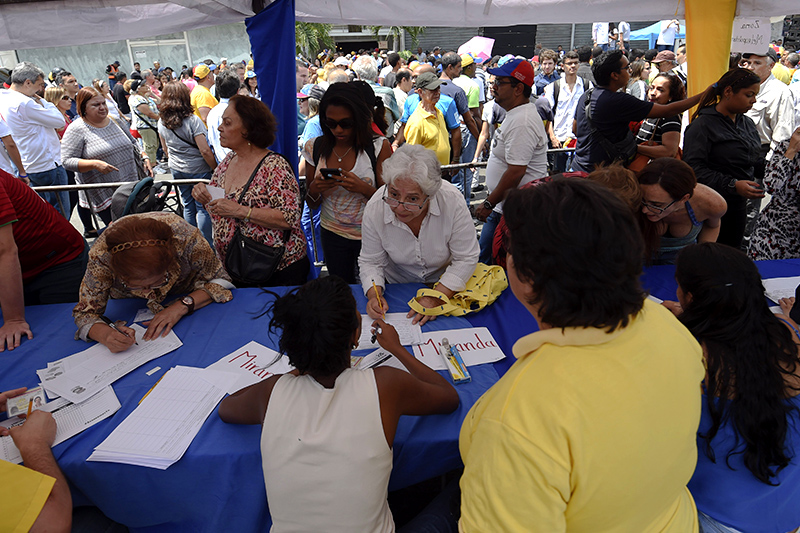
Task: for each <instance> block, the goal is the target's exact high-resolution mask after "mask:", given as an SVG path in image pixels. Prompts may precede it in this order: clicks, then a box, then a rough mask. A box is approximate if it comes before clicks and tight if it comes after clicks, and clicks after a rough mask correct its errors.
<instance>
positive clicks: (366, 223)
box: [358, 181, 480, 294]
mask: <svg viewBox="0 0 800 533" xmlns="http://www.w3.org/2000/svg"><path fill="white" fill-rule="evenodd" d="M385 193H386V186H385V185H384V186H383V187H381V188H380V189H378V191H377V192H376V193H375V194H373V195H372V198H371V199H370V200H369V202H368V203H367V207H366V208H365V209H364V218H363V220H362V222H361V255H360V256H359V258H358V266H359V269H360V272H361V273H360V276H361V285H362V287H363V288H364V294H366V293H367V291H368V290H369V289H370V288H371V287H372V282H373V280H374V281H375V284H376V285H378V286H380V287H385V285H386V282H389V283H428V284H431V283H436V282H437V281H438V282H441V283H442V284H443V285H444V286H445V287H447V288H448V289H451V290H453V291H456V292H458V291H461V290H463V289H464V287H466V284H467V280H469V278H470V276H472V274H473V272H475V267H476V266H477V264H478V255H479V253H480V247H479V246H478V239H477V234H476V232H475V225H474V224H473V222H472V216H471V215H470V213H469V209H468V208H467V204H466V202H464V195H463V194H462V193H461V192H459V190H458V189H456V187H455V186H454V185H453V184H451V183H448V182H446V181H443V182H442V186H441V188H440V189H439V191H438V192H437V193H436V194H434V195H433V196H432V197H431V198H430V200H429V203H428V213H427V214H426V215H425V218H424V219H423V221H422V226H421V228H420V231H419V237H415V236H414V233H412V231H411V229H410V228H409V227H408V226H407V225H406V224H405V223H404V222H400V221H399V220H397V218H396V217H395V215H394V213H393V212H392V210H391V208H389V206H388V205H387V204H386V203H385V202H384V201H383V196H384V194H385Z"/></svg>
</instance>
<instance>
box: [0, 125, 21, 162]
mask: <svg viewBox="0 0 800 533" xmlns="http://www.w3.org/2000/svg"><path fill="white" fill-rule="evenodd" d="M8 135H11V128H9V127H8V124H6V121H5V120H3V119H2V118H0V169H2V170H5V171H6V172H8V173H9V174H11V175H12V176H16V175H17V173H16V172H15V171H14V165H13V164H12V163H11V158H10V157H9V156H8V152H6V146H5V144H3V137H6V136H8Z"/></svg>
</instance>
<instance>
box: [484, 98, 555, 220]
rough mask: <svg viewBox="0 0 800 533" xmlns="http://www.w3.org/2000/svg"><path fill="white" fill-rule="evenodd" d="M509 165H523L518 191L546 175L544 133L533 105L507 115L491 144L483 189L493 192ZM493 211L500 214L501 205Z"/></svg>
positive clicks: (540, 118) (545, 140)
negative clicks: (522, 174) (524, 169)
mask: <svg viewBox="0 0 800 533" xmlns="http://www.w3.org/2000/svg"><path fill="white" fill-rule="evenodd" d="M508 165H525V166H527V167H528V168H527V170H526V171H525V175H524V176H522V179H521V180H520V182H519V185H518V186H517V187H518V188H519V187H521V186H523V185H525V184H526V183H530V182H531V181H533V180H535V179H537V178H541V177H544V176H545V175H547V134H546V133H545V131H544V123H543V122H542V117H541V116H539V112H538V111H537V110H536V106H535V105H533V104H522V105H520V106H517V107H515V108H514V109H512V110H511V111H508V112H507V113H506V118H505V120H504V121H503V123H502V124H501V125H500V126H499V127H498V128H497V131H496V132H495V135H494V140H493V141H492V153H491V155H490V156H489V162H488V163H487V165H486V187H487V188H488V189H489V192H490V193H491V191H493V190H494V189H495V187H497V184H498V183H500V178H502V177H503V174H504V173H505V171H506V170H507V169H508ZM494 210H495V211H497V212H498V213H502V212H503V202H500V203H498V204H497V205H496V206H495V207H494Z"/></svg>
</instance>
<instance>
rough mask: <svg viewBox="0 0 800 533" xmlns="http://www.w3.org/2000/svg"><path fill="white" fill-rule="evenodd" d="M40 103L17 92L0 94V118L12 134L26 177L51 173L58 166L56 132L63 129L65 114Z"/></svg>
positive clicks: (59, 148) (59, 145)
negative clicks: (37, 173)
mask: <svg viewBox="0 0 800 533" xmlns="http://www.w3.org/2000/svg"><path fill="white" fill-rule="evenodd" d="M40 102H41V103H40ZM40 102H37V101H36V100H34V99H33V98H29V97H27V96H25V95H24V94H22V93H19V92H17V91H12V90H7V91H0V116H2V117H3V118H4V119H5V121H6V123H7V124H8V127H9V128H10V129H11V132H12V134H13V135H14V142H15V143H17V148H18V149H19V153H20V156H21V157H22V164H23V165H25V171H26V172H27V173H28V174H30V173H31V172H34V173H35V172H46V171H48V170H53V169H54V168H56V164H59V165H60V164H61V141H60V140H59V139H58V135H57V134H56V130H57V129H60V128H63V127H64V124H65V121H64V115H62V114H61V111H59V110H58V109H56V106H54V105H53V104H51V103H50V102H48V101H46V100H44V99H41V100H40Z"/></svg>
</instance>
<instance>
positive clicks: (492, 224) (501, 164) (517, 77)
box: [475, 59, 547, 264]
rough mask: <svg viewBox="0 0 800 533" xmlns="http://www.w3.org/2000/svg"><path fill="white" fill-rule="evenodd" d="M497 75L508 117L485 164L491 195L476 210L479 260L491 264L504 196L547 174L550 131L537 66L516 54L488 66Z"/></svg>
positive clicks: (498, 96) (497, 95)
mask: <svg viewBox="0 0 800 533" xmlns="http://www.w3.org/2000/svg"><path fill="white" fill-rule="evenodd" d="M489 74H491V75H494V76H496V78H495V82H494V85H493V86H492V95H493V96H494V99H495V103H496V104H497V105H500V106H502V107H503V109H505V110H506V118H505V120H504V121H503V123H502V124H501V125H500V127H499V128H498V129H497V131H496V133H495V137H494V140H493V141H492V152H491V154H490V155H489V162H488V164H487V166H486V187H487V188H488V189H489V196H487V197H486V200H484V201H483V204H482V205H480V206H478V207H477V208H476V209H475V217H476V218H477V219H478V220H482V221H484V225H483V228H482V230H481V236H480V249H481V255H480V261H481V262H482V263H486V264H489V263H491V256H492V240H493V238H494V230H495V229H496V228H497V224H498V222H499V221H500V216H502V214H503V200H505V197H506V194H508V191H510V190H511V189H516V188H519V187H521V186H522V185H525V184H526V183H529V182H531V181H533V180H534V179H537V178H541V177H544V176H545V175H546V174H547V134H546V133H545V131H544V123H543V122H542V117H541V116H540V115H539V112H538V111H537V110H536V106H535V105H532V104H531V103H530V97H531V92H532V87H533V80H534V73H533V65H531V64H530V63H529V62H528V61H526V60H524V59H512V60H511V61H508V62H507V63H505V64H504V65H503V66H502V67H499V68H493V69H489Z"/></svg>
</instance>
